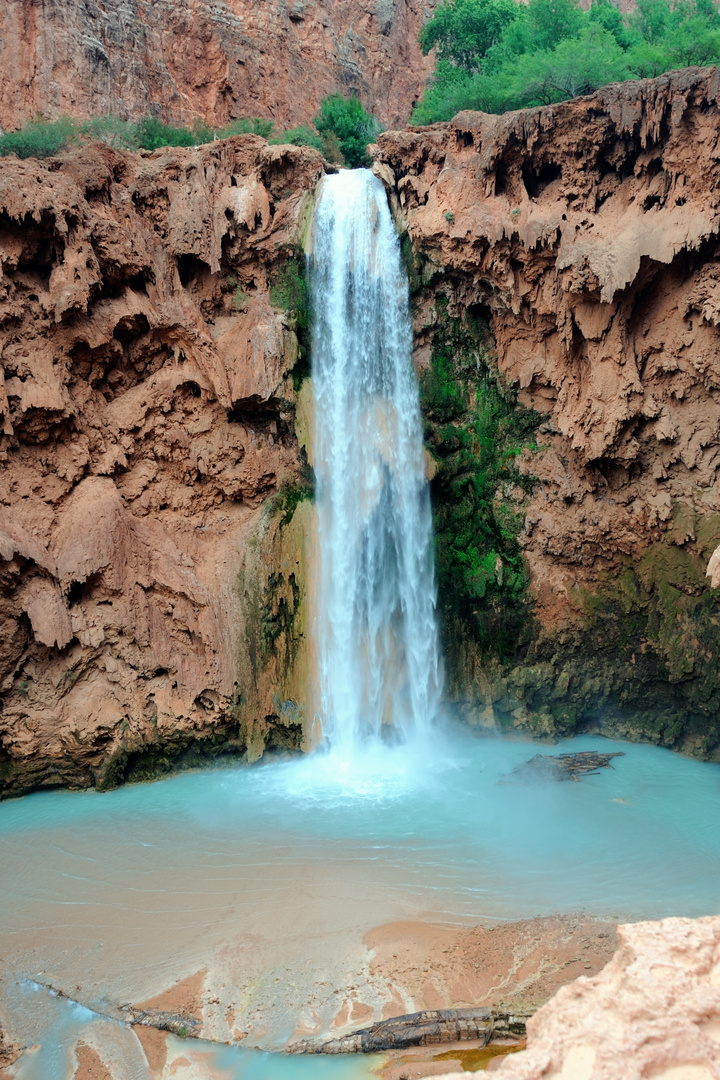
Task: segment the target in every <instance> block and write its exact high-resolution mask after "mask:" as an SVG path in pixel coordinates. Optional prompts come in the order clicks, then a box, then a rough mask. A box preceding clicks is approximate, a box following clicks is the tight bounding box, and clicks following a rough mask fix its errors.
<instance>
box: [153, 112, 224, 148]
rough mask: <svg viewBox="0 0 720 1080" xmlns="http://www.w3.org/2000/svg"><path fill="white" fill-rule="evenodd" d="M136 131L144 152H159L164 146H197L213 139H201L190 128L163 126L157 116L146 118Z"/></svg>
mask: <svg viewBox="0 0 720 1080" xmlns="http://www.w3.org/2000/svg"><path fill="white" fill-rule="evenodd" d="M135 130H136V137H137V143H138V146H140V147H142V149H143V150H159V149H160V148H161V147H163V146H196V145H197V144H198V143H201V142H209V141H210V139H212V135H210V138H209V139H207V138H205V139H203V138H199V137H198V136H197V135H196V133H195V132H194V131H191V130H190V128H186V127H173V126H172V125H171V124H163V123H162V121H160V120H158V119H157V117H155V116H144V117H143V118H142V120H139V121H138V124H137V126H136V129H135ZM203 134H207V132H204V133H203Z"/></svg>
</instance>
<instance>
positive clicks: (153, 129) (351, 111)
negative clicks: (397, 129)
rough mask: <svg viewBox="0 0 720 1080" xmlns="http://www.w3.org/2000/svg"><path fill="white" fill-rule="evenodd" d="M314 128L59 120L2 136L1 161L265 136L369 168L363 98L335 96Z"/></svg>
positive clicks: (370, 121) (370, 129)
mask: <svg viewBox="0 0 720 1080" xmlns="http://www.w3.org/2000/svg"><path fill="white" fill-rule="evenodd" d="M313 124H314V126H312V127H311V126H308V125H304V126H300V127H295V128H290V129H288V130H285V131H283V130H277V131H276V130H275V125H274V123H273V121H272V120H263V119H262V118H261V117H259V116H255V117H253V118H252V119H250V118H248V117H243V118H241V119H239V120H233V121H232V122H231V123H230V124H226V125H224V126H223V127H213V126H211V125H210V124H206V123H205V122H204V121H203V120H197V121H196V122H195V123H194V124H193V126H192V127H183V126H177V125H173V124H164V123H163V122H162V121H161V120H158V118H157V117H155V116H143V117H141V119H140V120H138V121H133V120H122V119H120V117H119V116H112V115H109V116H95V117H93V118H92V119H91V120H85V121H83V122H78V121H75V120H73V119H71V118H70V117H68V116H63V117H61V118H60V119H59V120H53V121H46V120H42V119H38V120H32V121H30V123H28V124H26V125H25V127H23V128H21V129H20V130H18V131H10V132H7V133H6V134H4V135H0V156H4V157H7V156H9V155H10V154H14V155H15V156H16V157H19V158H29V157H35V158H46V157H53V156H54V155H55V154H59V153H61V152H62V151H63V150H67V149H68V148H69V147H71V146H76V145H79V144H81V143H84V142H91V141H93V140H98V141H100V142H105V143H108V144H109V145H111V146H117V147H119V148H121V149H124V150H159V149H161V148H162V147H165V146H200V145H202V144H203V143H209V142H213V141H214V140H216V139H227V138H230V137H231V136H233V135H260V136H262V138H264V139H267V140H268V141H269V142H270V143H274V144H284V143H292V144H294V145H296V146H310V147H312V148H313V149H315V150H318V151H319V152H320V153H321V154H324V156H325V157H326V158H327V159H328V161H330V162H333V163H334V164H337V165H347V166H349V167H350V168H358V167H360V166H365V165H368V164H369V158H368V156H367V152H366V149H365V148H366V146H367V144H368V143H369V142H372V141H373V139H375V138H376V137H377V135H378V134H379V131H380V127H379V125H378V122H377V120H376V119H375V117H374V116H372V115H371V114H370V113H368V112H366V111H365V109H364V108H363V105H362V103H361V101H360V100H359V98H355V97H349V98H344V97H343V96H342V95H341V94H329V95H328V96H327V97H325V98H323V100H322V102H321V104H320V111H319V113H318V115H317V116H316V117H315V118H314V120H313Z"/></svg>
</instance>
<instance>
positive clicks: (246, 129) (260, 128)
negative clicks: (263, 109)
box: [216, 116, 294, 142]
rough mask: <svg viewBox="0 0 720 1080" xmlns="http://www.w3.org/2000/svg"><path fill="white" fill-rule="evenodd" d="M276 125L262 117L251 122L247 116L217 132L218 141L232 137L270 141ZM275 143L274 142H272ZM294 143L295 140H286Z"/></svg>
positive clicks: (256, 117)
mask: <svg viewBox="0 0 720 1080" xmlns="http://www.w3.org/2000/svg"><path fill="white" fill-rule="evenodd" d="M274 127H275V124H274V123H273V121H272V120H263V118H262V117H261V116H254V117H253V118H252V120H250V119H249V118H248V117H247V116H245V117H242V118H241V119H240V120H233V121H231V123H229V124H226V125H225V127H223V128H219V129H218V131H217V132H216V134H217V137H218V139H229V138H230V136H231V135H261V136H262V138H263V139H270V136H271V135H272V133H273V129H274ZM271 141H274V140H271ZM284 141H286V142H293V141H294V140H293V139H287V140H284Z"/></svg>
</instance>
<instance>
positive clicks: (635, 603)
mask: <svg viewBox="0 0 720 1080" xmlns="http://www.w3.org/2000/svg"><path fill="white" fill-rule="evenodd" d="M719 144H720V73H719V72H718V71H717V70H715V69H698V68H695V69H686V70H684V71H681V72H674V73H670V74H668V75H664V76H662V77H660V78H658V79H655V80H648V81H639V82H630V83H623V84H617V85H612V86H608V87H605V88H603V89H602V90H600V91H598V92H597V93H595V94H594V95H592V96H590V97H586V98H580V99H577V100H575V101H568V102H563V103H560V104H557V105H553V106H548V107H544V108H536V109H529V110H525V111H522V112H515V113H508V114H505V115H503V116H489V115H485V114H483V113H477V112H466V113H460V114H458V115H457V116H456V117H455V118H454V119H453V120H452V121H450V122H448V123H444V124H437V125H434V126H432V127H429V128H410V129H408V130H406V131H398V132H386V133H385V134H383V135H381V136H380V138H379V140H378V146H377V148H376V149H375V150H374V156H375V165H374V168H375V171H376V173H377V175H378V176H380V177H381V178H382V180H383V181H384V183H385V184H386V186H387V187H388V190H389V192H390V197H391V200H392V201H393V205H394V207H395V214H396V218H397V220H398V223H399V226H400V228H401V229H403V230H407V237H408V238H409V241H410V243H409V245H408V247H409V248H410V249H411V250H412V251H413V252H415V253H416V255H418V256H419V266H417V267H416V278H417V280H416V282H415V292H416V296H415V328H416V340H417V356H418V363H419V365H421V366H422V365H423V364H427V363H428V353H429V344H428V343H429V341H430V340H431V338H432V334H433V332H434V325H435V324H436V323H437V320H438V301H439V299H442V302H443V303H444V304H446V305H447V308H446V309H447V310H448V311H449V314H450V315H451V316H457V317H461V316H462V315H463V314H464V313H465V312H468V311H470V312H473V313H475V315H477V316H479V317H480V318H481V319H484V320H485V322H486V323H487V324H488V325H489V326H490V327H491V330H492V334H493V337H494V343H495V348H496V363H497V367H498V368H499V371H500V373H501V375H502V376H503V377H504V379H505V380H506V382H507V383H508V384H510V385H512V386H514V387H516V388H517V389H518V391H519V401H520V403H521V404H522V405H524V406H526V407H530V408H531V409H533V410H536V411H537V412H538V413H540V414H542V415H543V416H544V417H545V418H546V420H545V423H544V424H543V425H542V426H541V427H540V429H539V431H538V432H537V438H536V441H537V445H536V446H535V447H534V448H528V449H527V450H525V451H523V457H522V461H521V470H525V471H526V473H527V474H531V475H532V476H534V477H536V478H537V483H536V486H535V488H534V490H533V493H532V495H531V497H530V498H529V500H528V502H527V504H526V506H525V507H524V510H523V513H524V525H523V528H522V531H521V533H520V543H521V545H522V548H523V550H524V555H525V560H526V565H527V568H528V570H529V575H530V583H529V584H530V591H531V593H532V596H533V598H534V612H535V615H536V616H537V618H538V621H539V622H538V625H539V627H540V629H541V631H542V633H544V634H545V640H546V641H548V642H549V641H550V636H552V644H550V643H548V644H547V646H546V647H545V648H544V650H543V649H542V648H539V649H537V650H536V652H535V654H534V656H530V655H528V657H526V659H525V661H524V664H525V671H524V673H522V672H521V673H519V674H517V678H516V679H515V683H514V684H513V685H512V687H510V689H508V687H509V686H510V684H507V685H506V690H505V691H501V692H500V691H499V692H498V695H495V693H494V691H493V690H492V689H491V690H489V691H488V692H487V693H486V694H485V698H484V700H483V699H482V695H478V702H477V704H478V710H480V711H481V709H482V706H483V705H485V706H487V708H486V715H487V716H489V717H490V719H492V713H493V709H495V711H497V708H496V702H497V697H498V696H499V697H503V694H504V696H505V700H504V702H503V708H504V710H505V714H506V716H508V717H509V718H510V721H509V722H512V723H514V722H515V721H516V720H517V722H518V723H520V724H522V723H526V722H528V721H527V716H528V711H527V708H526V706H527V701H528V698H529V697H531V696H532V694H533V693H534V692H535V690H534V689H533V688H534V687H535V686H536V685H537V686H538V687H539V686H540V684H543V685H545V686H550V687H551V688H552V690H551V692H550V695H549V698H548V699H547V700H546V702H545V704H544V706H543V708H544V709H545V712H544V714H543V715H544V717H545V719H544V720H543V719H542V718H541V719H540V721H538V723H537V727H538V730H544V731H546V732H547V733H549V734H555V733H557V732H558V731H562V730H568V731H569V730H574V726H575V725H576V723H578V722H580V721H578V719H577V717H578V716H579V717H581V719H582V722H583V723H586V722H588V720H589V717H591V715H592V714H593V710H594V713H595V716H597V715H598V713H600V712H603V711H607V710H609V709H610V707H611V706H610V705H609V704H608V702H609V701H610V697H609V695H610V691H611V689H612V688H613V686H614V690H613V693H616V701H617V700H619V697H620V696H621V695H622V696H623V700H624V701H625V702H626V706H625V710H626V715H625V717H624V719H623V718H622V717H620V718H618V720H617V725H616V728H615V730H616V731H618V733H622V734H627V735H630V736H631V737H637V735H638V728H639V727H642V725H639V724H637V723H635V722H634V721H633V719H632V716H633V714H634V715H636V716H637V715H638V714H639V713H640V712H641V711H643V710H645V711H646V712H647V715H648V717H649V716H650V714H651V713H652V712H653V709H654V710H655V715H656V717H657V716H659V715H660V713H661V712H663V710H664V709H666V710H667V714H666V716H665V719H664V720H663V721H658V723H657V724H656V725H655V727H653V722H652V721H651V720H650V719H648V720H647V723H646V725H645V727H644V728H643V733H642V737H651V738H655V739H657V740H659V741H664V742H665V743H666V744H667V745H676V744H677V743H678V739H679V738H680V737H679V735H678V732H679V731H683V729H684V721H683V716H687V715H689V713H694V714H695V713H696V714H697V715H698V716H702V722H701V723H700V722H699V726H698V729H697V731H694V732H693V733H689V734H688V733H687V732H686V734H685V735H684V736H683V738H686V742H685V743H683V745H685V746H686V747H687V748H690V749H692V748H694V749H695V751H696V752H700V753H705V754H707V753H709V752H710V749H709V747H710V746H714V747H715V751H713V752H715V753H717V748H718V742H719V740H720V723H719V721H720V694H719V692H718V690H719V688H718V683H717V677H716V675H717V659H716V643H717V635H718V632H719V629H720V620H719V615H720V611H719V609H718V604H717V596H716V595H713V593H712V592H711V589H713V588H716V587H717V586H718V585H719V584H720V573H718V556H717V554H716V555H715V556H714V557H713V558H712V559H711V556H713V552H715V551H716V549H717V546H718V542H719V541H720V484H719V483H718V479H719V476H718V473H719V470H720V348H719V344H720V342H719V339H718V328H719V327H720V276H719V273H718V262H717V255H718V250H719V249H720V248H719V243H720V183H719V181H720V165H719V163H718V146H719ZM520 494H521V495H522V492H521V493H520ZM507 497H508V500H509V506H510V508H511V509H512V506H511V504H512V492H510V493H509V495H508V496H507ZM501 569H502V567H500V570H499V571H498V572H499V573H500V572H501ZM706 571H707V573H706ZM610 603H612V605H613V610H612V612H611V613H607V612H606V615H607V617H606V618H605V622H604V623H602V625H600V624H598V628H597V630H596V633H595V636H594V638H591V639H587V638H586V639H584V642H583V644H582V645H581V651H582V650H584V655H585V658H586V660H587V658H588V655H589V653H588V649H590V650H591V655H590V660H591V662H590V664H588V663H586V662H585V661H582V662H581V661H578V662H577V663H576V662H575V661H573V662H572V663H569V664H568V666H567V667H566V660H567V658H568V657H569V656H570V654H571V651H572V650H571V645H570V642H571V638H572V636H573V634H574V633H575V631H576V630H577V629H578V628H579V627H583V626H585V625H586V618H587V616H588V613H589V612H591V613H592V612H594V613H595V615H596V616H597V613H598V612H599V611H601V609H602V608H603V605H605V607H608V605H609V604H610ZM601 613H602V612H601ZM623 620H626V621H625V622H624V621H623ZM563 634H565V638H564V639H563V638H562V637H559V636H558V635H563ZM553 635H554V636H553ZM575 640H576V639H575ZM613 641H615V642H617V647H616V648H615V653H614V655H613V656H612V657H611V658H610V660H608V663H607V664H605V663H604V658H605V657H606V656H607V655H608V646H609V643H612V642H613ZM573 647H574V646H573ZM576 659H577V657H576ZM467 666H468V667H472V664H471V663H468V665H467ZM476 667H477V665H476ZM530 668H532V670H529V669H530ZM473 679H474V680H475V682H476V683H477V682H478V677H477V673H475V675H472V673H471V676H470V681H472V680H473ZM467 681H468V680H466V682H467ZM486 681H487V680H486ZM511 682H512V679H511ZM583 682H586V683H587V685H586V686H584V687H583V686H582V685H581V684H583ZM693 686H694V687H695V689H693ZM663 687H664V689H663ZM668 688H670V689H668ZM466 689H467V688H466V687H462V686H461V687H459V688H457V687H456V690H457V694H456V696H457V697H458V698H459V699H462V698H463V697H465V696H467V694H466ZM573 694H574V695H575V696H574V697H573ZM691 702H692V704H691ZM606 705H607V710H606ZM514 710H515V713H516V715H515V716H514V717H513V711H514ZM537 715H538V714H537V713H536V717H537ZM618 715H619V714H618V710H617V709H616V717H617V716H618ZM558 717H560V719H558ZM563 725H564V728H563ZM706 736H707V738H706ZM708 739H709V742H708Z"/></svg>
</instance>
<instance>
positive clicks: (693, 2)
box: [413, 0, 720, 124]
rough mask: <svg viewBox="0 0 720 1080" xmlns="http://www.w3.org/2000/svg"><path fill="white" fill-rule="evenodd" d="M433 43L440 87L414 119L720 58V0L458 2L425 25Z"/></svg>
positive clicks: (492, 108) (549, 96) (572, 91)
mask: <svg viewBox="0 0 720 1080" xmlns="http://www.w3.org/2000/svg"><path fill="white" fill-rule="evenodd" d="M420 45H421V48H422V50H423V52H425V53H427V52H429V51H430V49H432V48H434V49H436V52H437V57H438V61H437V66H436V70H435V75H434V80H433V83H432V85H431V86H430V87H429V88H428V90H427V91H426V92H425V94H424V96H423V99H422V101H421V102H420V104H419V105H418V106H417V108H416V110H415V112H414V114H413V120H414V121H415V122H416V123H420V124H428V123H434V122H436V121H439V120H449V119H450V118H451V117H452V116H454V115H455V113H457V112H459V111H460V110H462V109H481V110H483V111H484V112H490V113H501V112H506V111H507V110H508V109H520V108H526V107H528V106H533V105H548V104H551V103H552V102H556V101H563V100H565V99H567V98H572V97H578V96H579V95H581V94H588V93H591V92H592V91H593V90H596V89H598V88H599V87H600V86H604V85H606V84H607V83H611V82H621V81H624V80H626V79H640V78H647V77H653V76H656V75H660V74H662V72H665V71H671V70H674V69H676V68H682V67H688V66H690V65H693V64H713V63H716V62H717V61H718V60H719V59H720V10H719V9H718V5H717V3H716V0H638V3H637V5H636V6H635V8H634V10H633V11H632V12H630V13H629V14H625V15H623V14H621V12H620V9H619V7H617V6H616V5H615V4H614V3H613V0H593V2H592V4H591V6H590V7H589V8H588V9H587V10H583V9H582V8H581V7H580V6H579V4H578V2H577V0H529V3H528V4H515V3H513V2H512V0H449V2H448V3H446V4H444V5H442V6H441V7H440V8H438V9H437V11H436V12H435V14H434V15H433V17H432V18H431V19H430V20H429V22H428V23H427V24H426V25H425V26H424V27H423V30H422V32H421V34H420Z"/></svg>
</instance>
